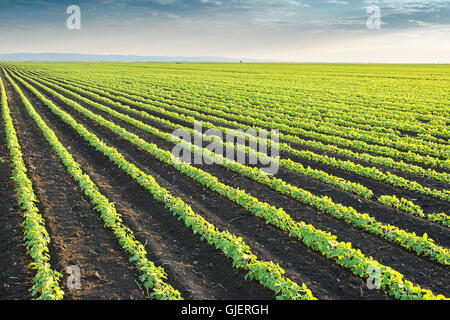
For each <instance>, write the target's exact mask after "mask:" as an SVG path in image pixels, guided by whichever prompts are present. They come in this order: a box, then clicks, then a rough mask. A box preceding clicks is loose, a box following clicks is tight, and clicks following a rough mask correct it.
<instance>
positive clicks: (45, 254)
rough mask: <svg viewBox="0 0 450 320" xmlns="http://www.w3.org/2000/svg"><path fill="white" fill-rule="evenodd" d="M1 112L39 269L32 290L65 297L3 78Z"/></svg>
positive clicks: (43, 296) (26, 229)
mask: <svg viewBox="0 0 450 320" xmlns="http://www.w3.org/2000/svg"><path fill="white" fill-rule="evenodd" d="M0 90H1V105H2V115H3V120H4V124H5V132H6V143H7V145H8V150H9V154H10V157H11V161H12V179H13V180H14V182H15V184H16V188H17V195H18V204H19V206H20V207H21V208H22V216H23V217H24V222H23V228H24V240H25V244H26V246H27V248H28V250H27V252H28V254H29V255H30V257H31V258H32V260H33V262H32V263H31V266H32V267H33V269H36V274H35V276H34V279H33V287H32V288H31V293H32V294H33V295H34V296H38V299H40V300H50V299H54V300H59V299H62V298H63V297H64V292H63V291H62V290H61V288H60V287H59V284H58V280H59V279H60V278H61V277H62V275H61V274H60V273H58V272H57V271H55V270H53V269H52V268H51V265H50V255H49V249H48V245H49V243H50V236H49V234H48V232H47V230H46V229H45V220H44V218H43V217H42V215H41V214H40V213H39V209H38V208H37V206H36V202H38V200H37V197H36V195H35V193H34V191H33V184H32V182H31V180H30V179H29V178H28V176H27V168H26V166H25V163H24V160H23V156H22V151H21V148H20V144H19V139H18V137H17V132H16V129H15V128H14V123H13V119H12V117H11V112H10V109H9V106H8V100H7V96H6V90H5V87H4V85H3V81H2V79H1V78H0Z"/></svg>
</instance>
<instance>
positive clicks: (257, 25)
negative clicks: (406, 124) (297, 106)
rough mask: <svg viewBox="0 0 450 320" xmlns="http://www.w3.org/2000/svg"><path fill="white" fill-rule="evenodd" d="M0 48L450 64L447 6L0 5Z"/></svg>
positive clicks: (195, 0) (288, 1) (315, 0)
mask: <svg viewBox="0 0 450 320" xmlns="http://www.w3.org/2000/svg"><path fill="white" fill-rule="evenodd" d="M72 4H74V5H78V6H79V7H80V9H81V29H80V30H69V29H68V28H67V27H66V20H67V18H68V17H69V15H68V14H67V13H66V8H67V7H68V6H69V5H72ZM373 6H376V7H377V8H379V12H380V28H379V29H376V28H375V29H374V28H373V26H374V24H373V23H372V24H370V23H369V25H370V26H371V28H369V27H368V25H367V22H368V20H369V22H373V21H377V20H376V17H375V16H372V18H371V17H370V16H371V15H374V14H376V11H373V10H372V11H370V12H368V11H367V10H368V9H367V8H368V7H373ZM0 39H1V42H0V53H18V52H28V53H41V52H59V53H62V52H65V53H91V54H133V55H158V56H159V55H168V56H222V57H232V58H242V59H245V58H247V59H263V60H283V61H308V62H311V61H313V62H315V61H325V62H328V61H329V62H347V61H351V62H440V63H443V62H445V63H450V0H392V1H388V0H248V1H244V0H101V1H95V0H91V1H86V0H71V1H56V0H34V1H28V0H0Z"/></svg>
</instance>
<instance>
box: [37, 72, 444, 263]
mask: <svg viewBox="0 0 450 320" xmlns="http://www.w3.org/2000/svg"><path fill="white" fill-rule="evenodd" d="M30 81H32V82H33V83H35V84H37V85H39V86H41V87H42V88H43V89H44V90H46V91H47V92H49V93H50V94H52V95H53V96H56V97H57V98H59V99H61V100H62V101H64V102H65V103H67V104H68V105H70V106H72V107H73V108H75V109H76V110H78V111H80V112H81V113H83V114H84V115H86V116H87V117H89V118H91V119H93V120H94V121H96V122H98V123H100V124H102V125H104V126H105V127H107V128H108V129H110V130H111V131H113V132H115V133H116V134H118V135H120V136H121V137H123V138H125V139H127V140H128V141H130V142H131V143H133V144H136V145H137V146H139V147H140V148H142V149H143V150H145V151H147V152H149V153H150V154H152V155H153V156H155V155H157V154H160V153H161V152H163V151H164V150H162V149H159V148H157V147H156V146H155V145H151V144H149V143H148V142H146V141H144V140H142V139H140V138H139V137H138V136H136V135H134V134H132V133H130V132H128V131H127V130H125V129H124V128H122V127H120V126H118V125H116V124H114V123H112V122H110V121H107V120H105V119H104V118H103V117H101V116H99V115H97V114H94V113H92V112H91V111H89V110H87V109H85V108H83V107H82V106H81V105H79V104H78V103H76V102H75V101H73V100H70V99H68V98H66V97H65V96H63V95H61V94H59V93H57V92H56V91H54V90H52V89H49V88H47V87H45V86H44V85H42V84H39V83H38V82H35V81H34V80H30ZM62 90H64V89H62ZM64 92H65V93H67V94H70V95H72V96H74V97H76V98H77V99H79V100H81V101H83V102H85V103H88V104H90V105H92V106H94V107H96V108H98V109H100V110H102V111H104V112H107V113H109V114H111V115H113V116H115V117H117V118H119V119H121V120H123V121H126V122H128V123H130V124H132V125H134V126H135V127H137V128H139V129H142V130H144V131H146V132H149V133H151V134H153V135H156V136H158V137H160V138H162V139H164V140H166V141H169V142H171V143H173V144H178V145H184V146H185V148H186V149H187V150H191V151H192V152H193V153H199V154H203V155H204V156H205V157H207V158H210V159H212V160H213V161H212V163H217V164H220V165H223V166H224V167H226V168H228V169H230V170H232V171H236V172H238V173H240V174H242V175H244V176H247V177H249V178H251V179H253V180H256V181H257V182H259V183H263V184H265V185H268V186H269V187H271V188H273V189H275V190H277V191H279V192H281V193H283V194H287V195H289V196H291V197H293V198H294V199H296V200H299V201H300V202H302V203H304V204H307V205H310V206H313V207H314V208H316V209H318V210H319V211H322V212H325V213H328V214H331V215H332V216H334V217H336V218H339V219H343V220H344V221H346V222H347V223H351V224H353V225H355V226H357V227H360V228H362V229H364V230H366V231H368V232H371V233H374V234H376V235H378V236H381V237H383V238H385V239H388V240H390V241H393V242H394V243H398V244H400V245H401V246H403V247H405V248H406V249H409V250H414V251H415V252H416V253H418V254H424V255H426V256H429V257H430V258H431V259H433V260H435V261H437V262H439V263H442V264H445V265H447V264H449V261H450V252H449V250H448V249H446V248H443V247H440V246H438V245H436V244H434V243H433V240H432V239H429V238H428V236H427V235H424V236H423V237H419V236H417V235H416V234H415V233H408V232H406V231H404V230H402V229H399V228H398V227H396V226H392V225H390V224H384V223H381V222H378V221H376V219H375V218H373V217H370V216H369V215H368V214H361V213H359V212H357V211H356V210H355V209H353V208H351V207H345V206H343V205H341V204H335V203H334V202H333V201H332V200H331V199H330V198H328V197H318V196H315V195H312V194H311V193H310V192H308V191H305V190H303V189H301V188H298V187H295V186H292V185H290V184H288V183H286V182H285V181H283V180H281V179H277V178H272V177H270V176H268V175H267V174H266V173H265V172H264V171H263V170H261V169H259V168H249V167H248V166H245V165H243V164H240V163H238V162H236V161H234V160H229V159H227V158H224V157H222V156H220V155H218V154H214V153H212V152H210V151H208V150H207V149H204V148H199V147H197V146H195V145H192V144H190V143H187V142H185V141H184V140H182V139H180V138H177V137H174V136H173V135H172V134H168V133H164V132H161V131H159V130H158V129H156V128H154V127H152V126H150V125H148V124H144V123H143V122H141V121H139V120H137V119H135V118H132V117H130V116H128V115H125V114H122V113H119V112H117V111H115V110H113V109H111V108H109V107H106V106H103V105H101V104H98V103H95V102H93V101H90V100H88V99H86V98H84V97H82V96H80V95H77V94H75V93H71V92H69V91H67V90H66V91H64ZM155 149H157V150H158V151H154V150H155ZM164 152H165V153H166V154H170V152H168V151H164ZM166 162H167V160H166ZM169 164H171V163H169ZM171 165H173V164H171ZM185 166H187V168H189V170H194V169H195V170H194V171H192V172H195V174H191V175H190V174H188V175H189V176H191V177H192V178H193V179H194V180H195V181H197V182H200V183H202V184H203V181H209V180H210V179H212V178H213V176H212V175H210V174H209V173H207V172H204V171H203V170H201V169H197V168H194V167H192V166H190V165H188V164H185ZM177 169H178V168H177ZM185 170H187V169H185ZM189 170H188V172H190V171H189ZM182 172H183V173H186V172H185V171H182ZM218 185H220V187H217V188H212V189H213V191H216V192H218V193H220V194H221V195H224V196H228V191H226V192H225V191H224V190H228V188H231V187H229V186H226V185H223V184H220V183H219V182H218ZM209 187H210V186H209ZM235 190H236V189H235ZM239 191H240V192H242V190H239ZM236 192H237V191H236ZM244 194H246V193H245V192H244ZM233 199H234V198H232V199H231V200H233Z"/></svg>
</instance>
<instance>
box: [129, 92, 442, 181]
mask: <svg viewBox="0 0 450 320" xmlns="http://www.w3.org/2000/svg"><path fill="white" fill-rule="evenodd" d="M134 96H136V95H134ZM140 98H141V100H142V99H143V98H142V97H140ZM148 99H151V98H148ZM148 99H147V100H145V99H144V101H145V102H147V103H148V102H149V101H148ZM150 102H151V103H152V104H155V105H159V106H164V107H165V108H166V109H167V108H168V109H170V110H174V111H177V112H178V111H180V109H181V110H182V111H183V112H184V113H190V114H195V116H196V117H197V118H202V119H210V120H212V121H214V122H218V123H223V124H225V125H233V124H235V123H236V122H237V123H239V124H240V125H247V126H248V125H250V126H251V127H254V128H255V129H259V128H270V129H279V130H280V132H281V135H280V137H281V138H283V139H286V140H288V139H291V138H292V137H295V136H297V135H300V136H302V137H305V138H308V139H314V140H316V141H323V142H326V143H331V144H335V145H340V146H344V147H350V148H353V149H357V150H361V151H365V152H371V153H374V154H379V155H382V156H388V157H394V158H398V159H404V160H407V161H409V162H415V163H418V164H423V165H427V166H431V167H437V168H443V169H447V170H450V160H449V159H448V157H449V156H450V150H448V146H444V147H443V148H444V150H441V151H438V152H436V153H437V155H435V156H430V155H425V156H422V155H420V154H417V153H414V152H412V151H411V149H412V150H415V149H419V150H422V149H423V148H424V147H422V145H416V144H414V145H415V147H410V149H408V152H404V151H399V150H397V149H394V148H391V147H387V146H379V145H372V144H368V143H366V142H364V141H359V140H352V139H345V138H341V137H338V136H335V135H333V134H334V132H333V130H332V129H330V128H329V126H324V129H323V130H328V131H327V133H318V132H314V131H311V130H312V129H311V128H317V125H311V128H310V129H309V130H305V129H302V128H296V127H293V126H292V119H286V118H285V117H283V118H281V120H280V121H281V122H275V121H274V120H273V119H272V117H271V118H269V119H270V120H268V118H267V116H266V115H263V116H262V119H257V118H255V115H254V112H252V111H247V110H246V108H239V109H236V110H237V112H239V114H231V113H228V112H225V111H221V110H219V111H216V110H212V109H211V108H208V107H198V106H195V103H193V102H192V101H189V103H185V102H182V101H177V102H176V103H172V104H171V103H167V102H165V101H159V100H154V99H153V100H151V101H150ZM299 123H300V124H301V125H302V126H305V125H307V126H309V124H308V123H309V121H302V122H299ZM344 132H351V129H347V130H345V131H344ZM365 136H367V137H370V136H371V134H365ZM384 140H386V139H384ZM379 141H383V139H380V140H379ZM439 157H446V158H447V159H446V160H441V159H439ZM447 179H448V180H447V181H450V179H449V177H447Z"/></svg>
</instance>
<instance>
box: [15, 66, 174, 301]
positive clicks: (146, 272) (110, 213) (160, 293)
mask: <svg viewBox="0 0 450 320" xmlns="http://www.w3.org/2000/svg"><path fill="white" fill-rule="evenodd" d="M6 77H7V78H8V80H9V81H10V83H11V84H12V86H13V87H14V89H15V90H16V92H17V93H18V94H19V96H20V98H21V100H22V102H23V103H24V105H25V108H26V109H27V112H28V114H29V115H30V117H31V118H32V119H33V120H34V122H35V123H36V124H37V126H38V127H39V128H40V129H41V131H42V133H43V135H44V136H45V138H46V140H47V141H48V143H49V144H50V146H51V148H52V149H53V150H54V151H55V152H56V154H57V155H58V157H59V158H60V159H61V161H62V163H63V164H64V165H65V167H66V169H67V171H68V173H69V174H70V175H71V176H72V178H73V179H74V180H75V181H76V182H77V183H78V185H79V186H80V189H81V190H82V191H83V193H84V194H85V195H86V196H87V197H88V198H89V199H90V201H91V203H92V205H93V206H94V209H95V210H96V211H98V212H99V213H100V215H101V218H102V219H103V221H104V222H105V226H106V227H108V228H111V229H112V230H113V232H114V234H115V236H116V237H117V239H118V241H119V244H120V245H121V246H122V248H123V249H124V250H125V251H127V252H128V253H129V254H130V256H131V257H130V261H132V262H134V263H136V266H137V267H138V269H139V270H140V272H141V276H140V280H141V281H142V282H143V284H144V286H145V287H146V288H148V289H152V293H151V294H150V296H155V297H156V298H157V299H177V300H178V299H181V295H180V292H179V291H177V290H175V289H174V288H173V287H172V286H170V285H169V284H167V283H165V282H164V281H165V279H167V275H166V273H165V272H164V269H163V268H161V267H156V266H155V264H154V263H153V262H151V261H149V260H148V259H147V257H146V255H147V252H146V250H145V248H144V246H143V245H142V244H141V243H140V242H139V241H137V240H136V239H135V237H134V235H133V231H132V230H130V229H129V228H128V227H127V226H125V225H124V224H123V223H122V218H121V215H120V214H119V213H118V212H117V211H116V208H115V206H114V204H113V203H111V202H110V201H109V200H108V199H107V198H106V197H105V196H104V195H103V194H101V193H100V191H99V189H98V187H97V186H96V185H95V183H94V182H92V180H91V179H90V177H89V176H88V175H87V174H84V173H83V171H82V169H81V167H80V165H79V164H78V163H77V162H76V161H75V160H74V158H73V156H72V155H71V154H70V153H69V152H68V151H67V149H66V148H65V147H64V146H63V145H62V144H61V142H60V141H59V140H58V138H57V137H56V135H55V133H54V132H53V131H52V130H51V129H50V128H49V127H48V126H47V124H46V123H45V122H44V121H43V120H42V118H41V117H40V116H39V114H38V113H37V112H36V110H35V109H34V108H33V106H32V105H31V103H30V102H29V100H28V99H27V98H26V97H25V95H24V94H23V92H22V91H21V90H20V88H19V87H18V86H17V84H16V83H15V82H14V81H13V80H12V79H11V78H10V77H9V76H8V74H6ZM48 274H49V276H51V273H50V272H48ZM59 297H60V296H49V298H52V299H54V298H59Z"/></svg>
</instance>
